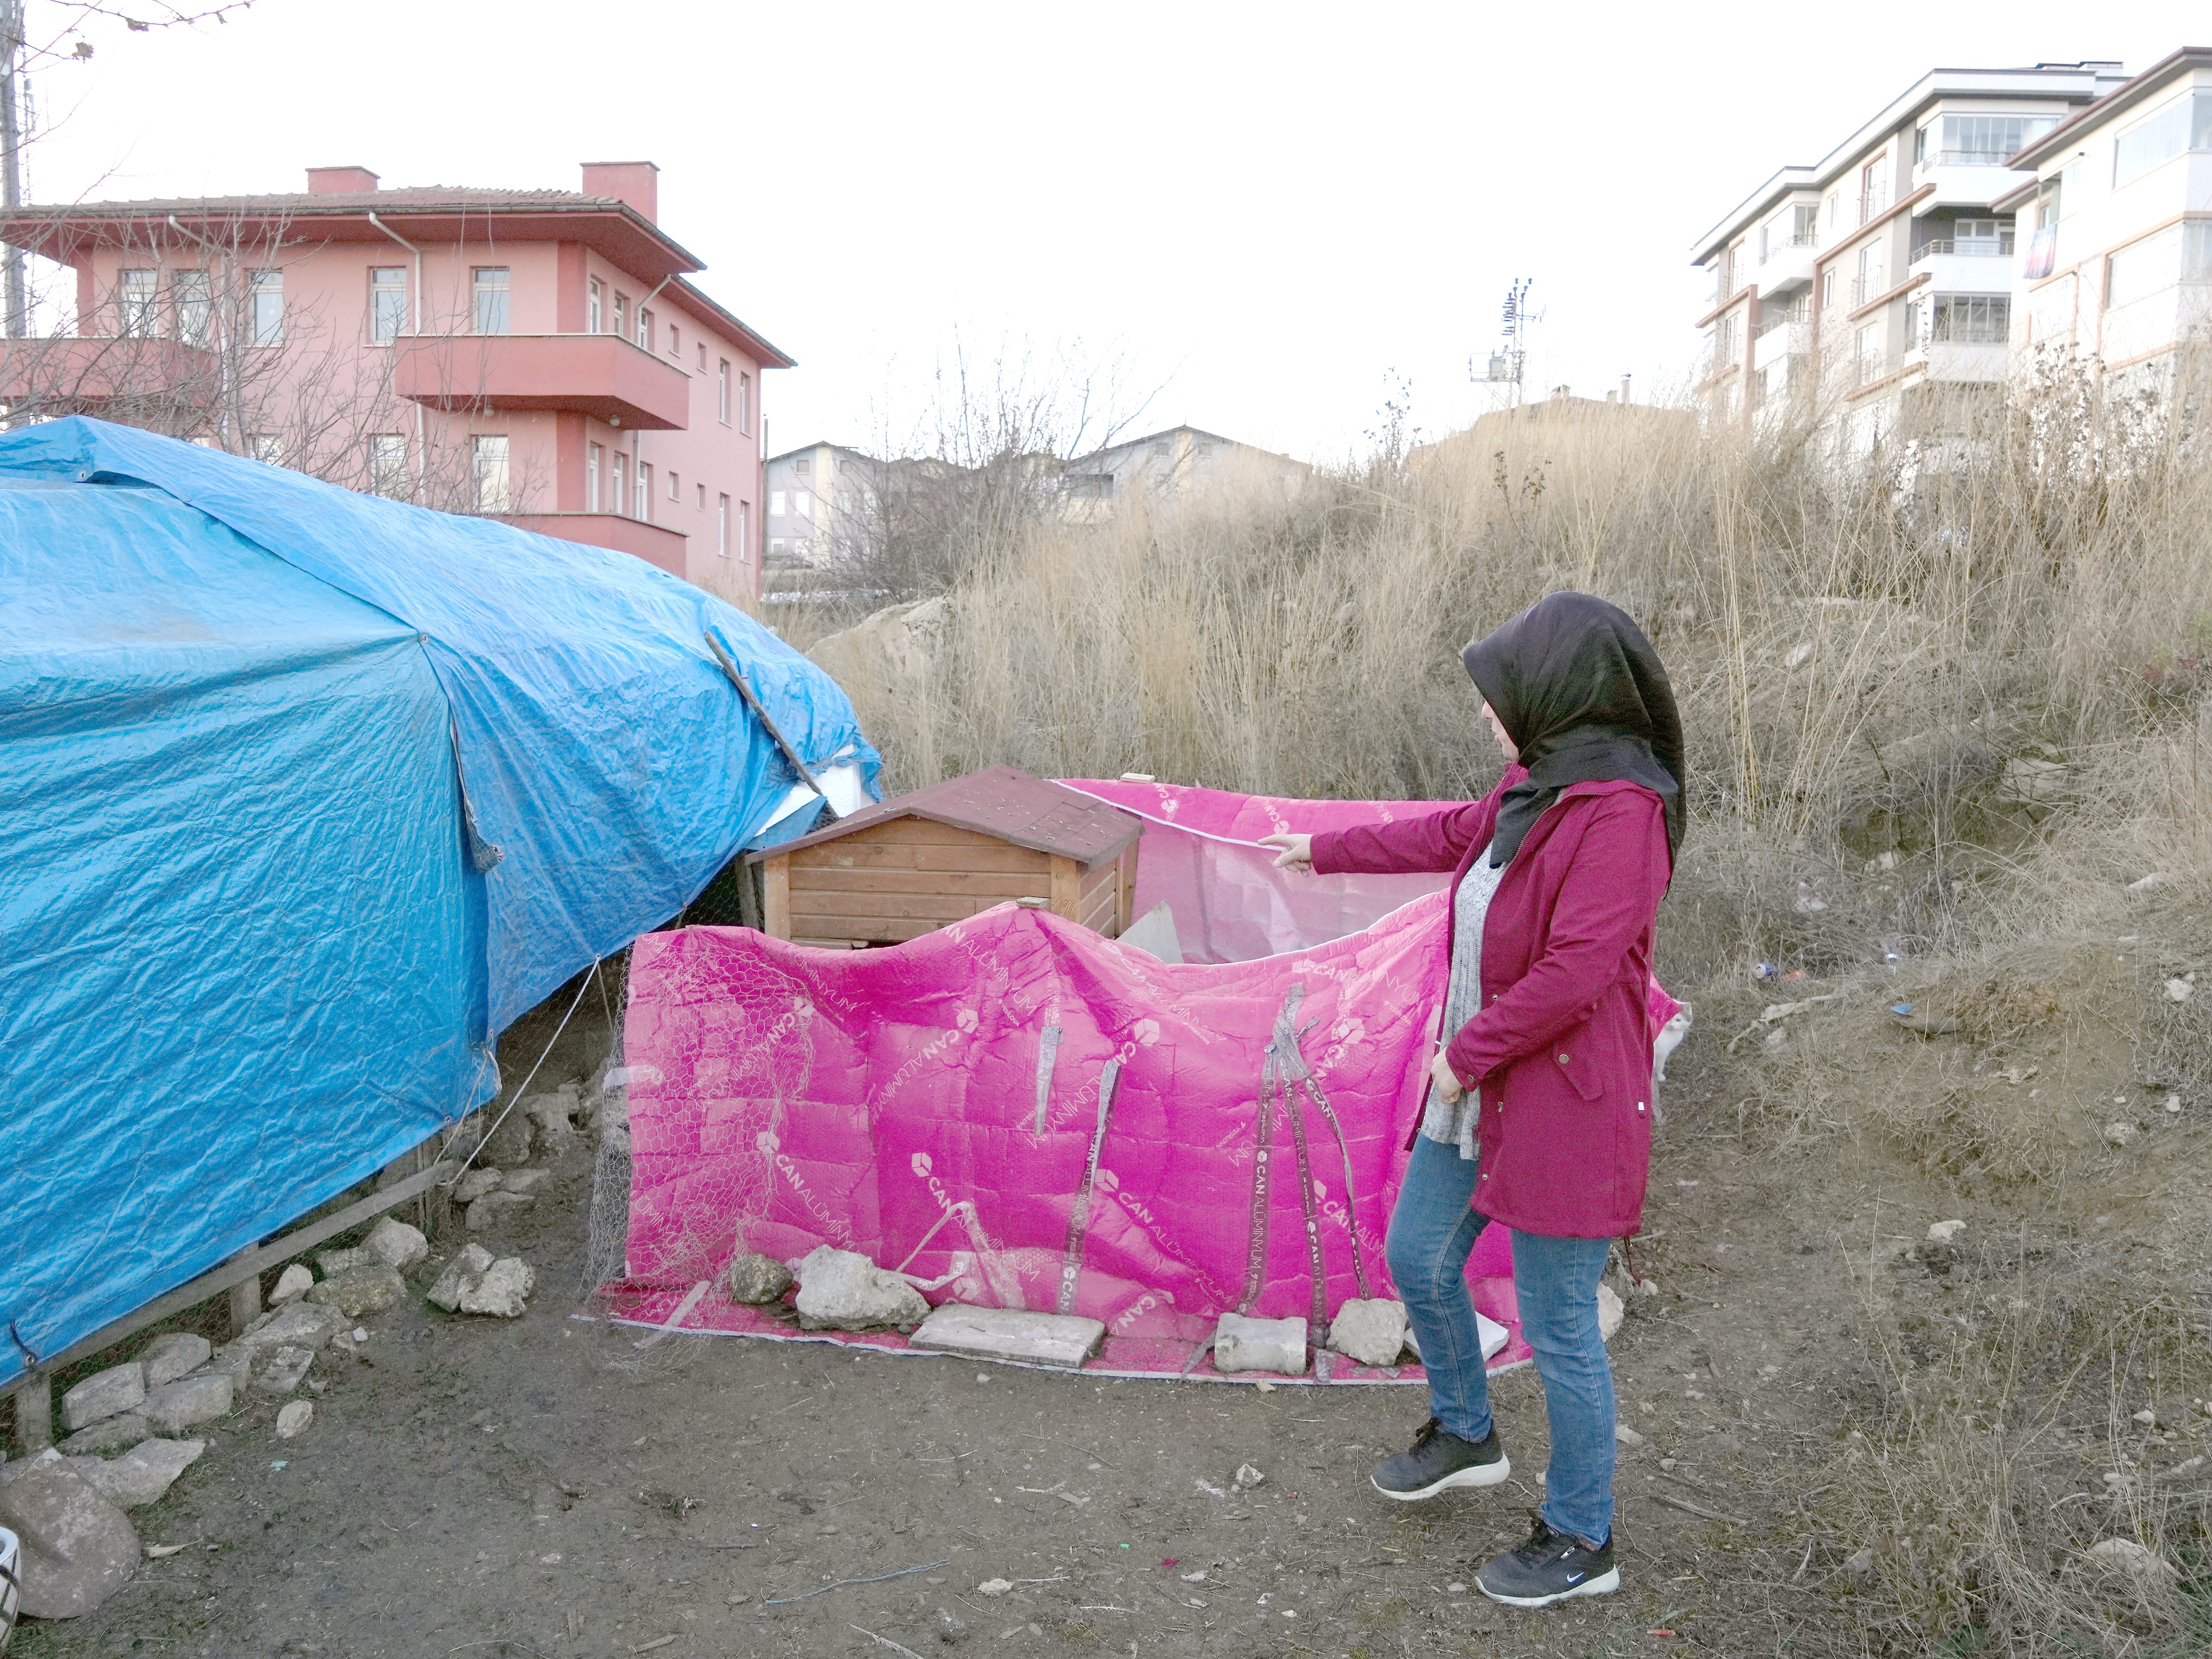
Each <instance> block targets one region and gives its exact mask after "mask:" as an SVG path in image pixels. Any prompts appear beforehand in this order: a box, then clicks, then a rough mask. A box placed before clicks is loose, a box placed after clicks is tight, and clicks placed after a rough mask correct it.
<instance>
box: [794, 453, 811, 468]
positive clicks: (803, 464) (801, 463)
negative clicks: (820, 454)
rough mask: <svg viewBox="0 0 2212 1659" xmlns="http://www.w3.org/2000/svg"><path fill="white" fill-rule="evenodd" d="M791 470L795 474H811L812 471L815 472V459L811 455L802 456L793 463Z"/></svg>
mask: <svg viewBox="0 0 2212 1659" xmlns="http://www.w3.org/2000/svg"><path fill="white" fill-rule="evenodd" d="M791 470H792V471H793V472H811V471H814V458H813V457H812V456H811V455H801V456H800V457H799V459H797V460H795V461H793V463H792V464H791Z"/></svg>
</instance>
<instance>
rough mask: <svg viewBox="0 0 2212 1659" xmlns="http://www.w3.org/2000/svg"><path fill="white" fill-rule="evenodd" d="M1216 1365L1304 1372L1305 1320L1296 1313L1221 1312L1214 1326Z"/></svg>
mask: <svg viewBox="0 0 2212 1659" xmlns="http://www.w3.org/2000/svg"><path fill="white" fill-rule="evenodd" d="M1213 1369H1214V1370H1218V1371H1223V1372H1230V1371H1278V1372H1280V1373H1281V1374H1282V1375H1283V1376H1304V1375H1305V1369H1306V1322H1305V1321H1304V1319H1303V1318H1295V1317H1294V1318H1291V1319H1247V1318H1246V1317H1245V1316H1243V1314H1233V1313H1225V1314H1224V1315H1222V1316H1221V1319H1220V1321H1219V1322H1218V1323H1217V1324H1216V1325H1215V1326H1214V1328H1213Z"/></svg>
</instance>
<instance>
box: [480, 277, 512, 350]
mask: <svg viewBox="0 0 2212 1659" xmlns="http://www.w3.org/2000/svg"><path fill="white" fill-rule="evenodd" d="M473 286H474V289H475V291H476V301H477V333H479V334H504V333H506V332H507V321H508V316H507V267H506V266H505V265H479V266H477V270H476V275H475V277H474V278H473Z"/></svg>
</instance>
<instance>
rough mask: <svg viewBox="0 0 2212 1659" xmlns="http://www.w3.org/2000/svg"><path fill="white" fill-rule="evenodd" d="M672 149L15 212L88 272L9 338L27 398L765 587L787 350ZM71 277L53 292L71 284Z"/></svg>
mask: <svg viewBox="0 0 2212 1659" xmlns="http://www.w3.org/2000/svg"><path fill="white" fill-rule="evenodd" d="M658 173H659V169H658V168H656V167H654V166H653V163H651V162H649V161H625V162H600V163H586V165H585V167H584V169H583V189H582V191H580V192H572V191H555V190H465V189H447V188H442V187H440V188H428V189H405V190H382V189H380V188H378V185H377V179H376V175H375V174H374V173H370V172H368V170H367V169H366V168H362V167H311V168H309V169H308V172H307V191H306V192H305V193H303V194H300V195H281V196H238V197H210V198H200V199H192V200H179V201H155V202H114V203H92V204H83V205H80V206H73V207H60V208H22V209H18V210H15V211H14V212H12V213H8V214H6V215H4V216H0V240H6V241H7V242H9V243H11V244H13V245H14V246H18V247H21V248H24V249H26V250H27V251H29V252H33V253H35V254H39V255H41V256H43V257H44V258H47V259H51V260H53V261H55V262H56V263H58V264H61V265H64V266H66V267H69V268H70V270H73V271H74V272H75V275H76V290H75V294H74V296H73V305H71V304H70V303H68V302H69V301H70V299H71V297H72V296H70V295H67V294H66V293H64V294H62V295H56V296H52V298H51V299H50V302H49V308H50V309H55V310H67V311H70V312H72V313H73V316H74V328H73V331H70V333H68V334H67V335H66V336H64V337H51V338H46V339H40V340H26V341H13V340H11V341H8V342H5V343H4V346H0V399H4V401H5V402H6V404H8V414H9V417H10V418H12V419H19V420H20V419H23V418H29V417H33V416H40V415H46V414H64V413H76V412H82V413H88V414H95V415H100V416H106V418H110V419H117V420H124V421H130V422H134V423H136V424H140V425H145V426H151V427H156V428H161V429H162V430H166V431H171V432H174V433H176V434H178V435H180V436H185V437H190V438H192V439H194V440H196V441H201V442H205V443H212V444H216V445H217V446H219V447H223V448H226V449H231V450H235V451H238V452H240V453H249V454H254V455H258V457H259V458H260V459H264V460H267V461H270V462H273V463H276V464H278V465H288V466H295V467H297V468H299V469H300V470H301V471H308V472H313V473H315V474H317V475H318V476H319V477H327V478H331V479H332V480H333V481H335V482H338V483H346V484H349V485H351V486H352V487H354V488H356V489H374V490H376V491H378V492H380V493H382V494H386V495H398V496H403V497H404V498H407V499H410V500H414V501H421V502H422V503H424V504H425V505H428V506H432V507H442V508H446V509H447V510H452V511H460V512H474V513H487V514H490V515H493V516H496V517H500V518H504V519H507V520H512V521H513V522H514V523H516V524H519V525H522V526H526V527H528V528H530V529H532V530H538V531H543V532H546V533H547V534H550V535H555V536H561V537H565V538H568V540H571V541H579V542H589V543H592V544H596V545H599V546H601V547H610V548H615V549H618V550H622V551H623V552H627V553H632V554H635V555H636V556H638V557H639V558H641V559H645V560H647V561H648V562H651V563H653V564H656V565H659V567H660V568H663V569H665V570H667V571H670V572H671V573H673V574H677V575H679V576H682V577H684V578H685V579H686V580H690V581H692V582H694V583H696V584H697V585H698V586H702V587H705V588H708V589H709V590H711V591H713V592H717V593H720V594H722V595H724V596H726V597H728V598H732V599H739V598H752V597H756V596H757V595H758V593H759V592H760V571H761V552H762V538H763V513H762V512H761V507H762V503H763V487H762V481H763V471H762V465H761V451H760V433H761V422H760V407H761V382H762V377H763V373H764V372H765V371H766V370H768V369H771V368H789V367H791V364H792V360H791V359H790V358H789V357H787V356H784V355H783V353H781V352H780V351H778V350H777V349H775V347H774V346H772V345H770V344H769V343H768V342H767V341H765V340H763V339H762V338H761V337H759V336H758V335H757V334H756V333H754V332H753V331H752V330H750V328H748V327H746V325H744V323H743V322H741V321H740V320H739V319H738V318H737V317H735V316H733V315H732V314H731V313H729V312H727V311H726V310H724V309H723V308H722V307H720V305H718V304H717V303H715V301H713V300H711V299H709V298H708V296H707V295H705V294H704V293H702V291H701V290H700V289H698V287H696V285H695V284H694V283H692V282H690V280H689V279H690V276H692V275H693V274H695V273H696V272H697V271H699V270H701V269H702V266H701V264H700V262H699V260H698V259H697V258H696V257H694V256H693V255H692V254H690V253H689V252H685V250H684V248H683V247H682V246H679V245H678V243H676V242H675V241H673V240H671V239H670V238H669V237H668V236H667V234H665V233H664V232H663V231H662V230H661V229H660V228H659V224H658V222H657V216H656V206H657V203H656V194H657V191H656V181H657V175H658ZM54 301H59V302H60V303H58V304H57V303H54Z"/></svg>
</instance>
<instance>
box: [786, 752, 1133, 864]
mask: <svg viewBox="0 0 2212 1659" xmlns="http://www.w3.org/2000/svg"><path fill="white" fill-rule="evenodd" d="M908 817H912V818H927V819H929V820H930V821H931V822H932V823H943V824H950V825H951V827H952V828H954V829H972V830H974V831H975V833H976V834H978V835H984V836H996V837H997V838H998V839H999V840H1000V841H1004V842H1011V843H1012V845H1014V846H1016V847H1026V848H1029V849H1030V851H1032V852H1037V853H1048V854H1052V855H1053V856H1054V857H1055V858H1064V859H1072V860H1074V861H1075V862H1076V863H1077V864H1079V865H1084V866H1089V865H1093V864H1096V863H1097V862H1098V861H1099V860H1102V859H1109V858H1112V857H1113V856H1114V855H1115V854H1116V853H1118V852H1120V851H1121V849H1122V848H1124V847H1127V845H1128V844H1129V843H1130V842H1132V841H1133V840H1134V839H1136V836H1137V832H1138V831H1139V829H1143V828H1144V821H1143V820H1142V819H1141V818H1139V817H1136V816H1135V815H1134V814H1133V813H1129V812H1124V811H1121V808H1119V807H1117V806H1109V805H1107V804H1106V803H1105V802H1104V801H1102V800H1098V799H1094V798H1093V797H1091V796H1090V795H1085V794H1083V793H1080V792H1079V791H1077V790H1073V789H1070V788H1068V787H1066V786H1065V785H1063V784H1058V783H1054V782H1053V781H1051V780H1050V779H1048V778H1039V777H1032V776H1031V775H1030V774H1029V773H1027V772H1024V771H1023V770H1022V769H1020V768H1019V767H1017V766H987V767H985V768H984V769H982V770H981V771H980V772H970V773H969V774H968V775H966V776H965V777H959V778H951V779H948V780H946V781H945V782H943V783H936V784H932V785H931V786H930V787H928V788H927V789H917V790H915V791H914V792H913V793H911V794H905V795H894V796H893V797H892V798H891V799H889V800H886V801H878V802H877V803H875V804H874V805H871V806H864V807H862V808H861V809H860V811H857V812H854V813H853V814H852V815H851V816H850V817H842V818H840V819H838V820H837V822H836V823H833V824H831V825H830V826H829V828H828V829H817V830H816V831H815V832H814V833H813V834H812V835H811V836H801V837H799V840H797V841H787V842H784V843H783V844H782V845H781V846H778V847H769V848H763V849H762V850H761V851H759V852H757V853H754V854H750V858H751V860H753V861H754V862H756V863H757V862H759V861H760V860H763V859H770V858H780V857H781V856H782V855H783V854H787V853H795V852H798V851H799V850H800V849H801V848H807V847H816V846H819V845H820V844H821V843H822V842H829V841H836V839H838V838H839V837H840V836H849V835H852V834H854V832H855V831H856V830H861V829H869V828H871V827H872V826H874V825H876V824H880V823H890V822H892V821H893V820H894V819H896V818H908Z"/></svg>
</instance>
